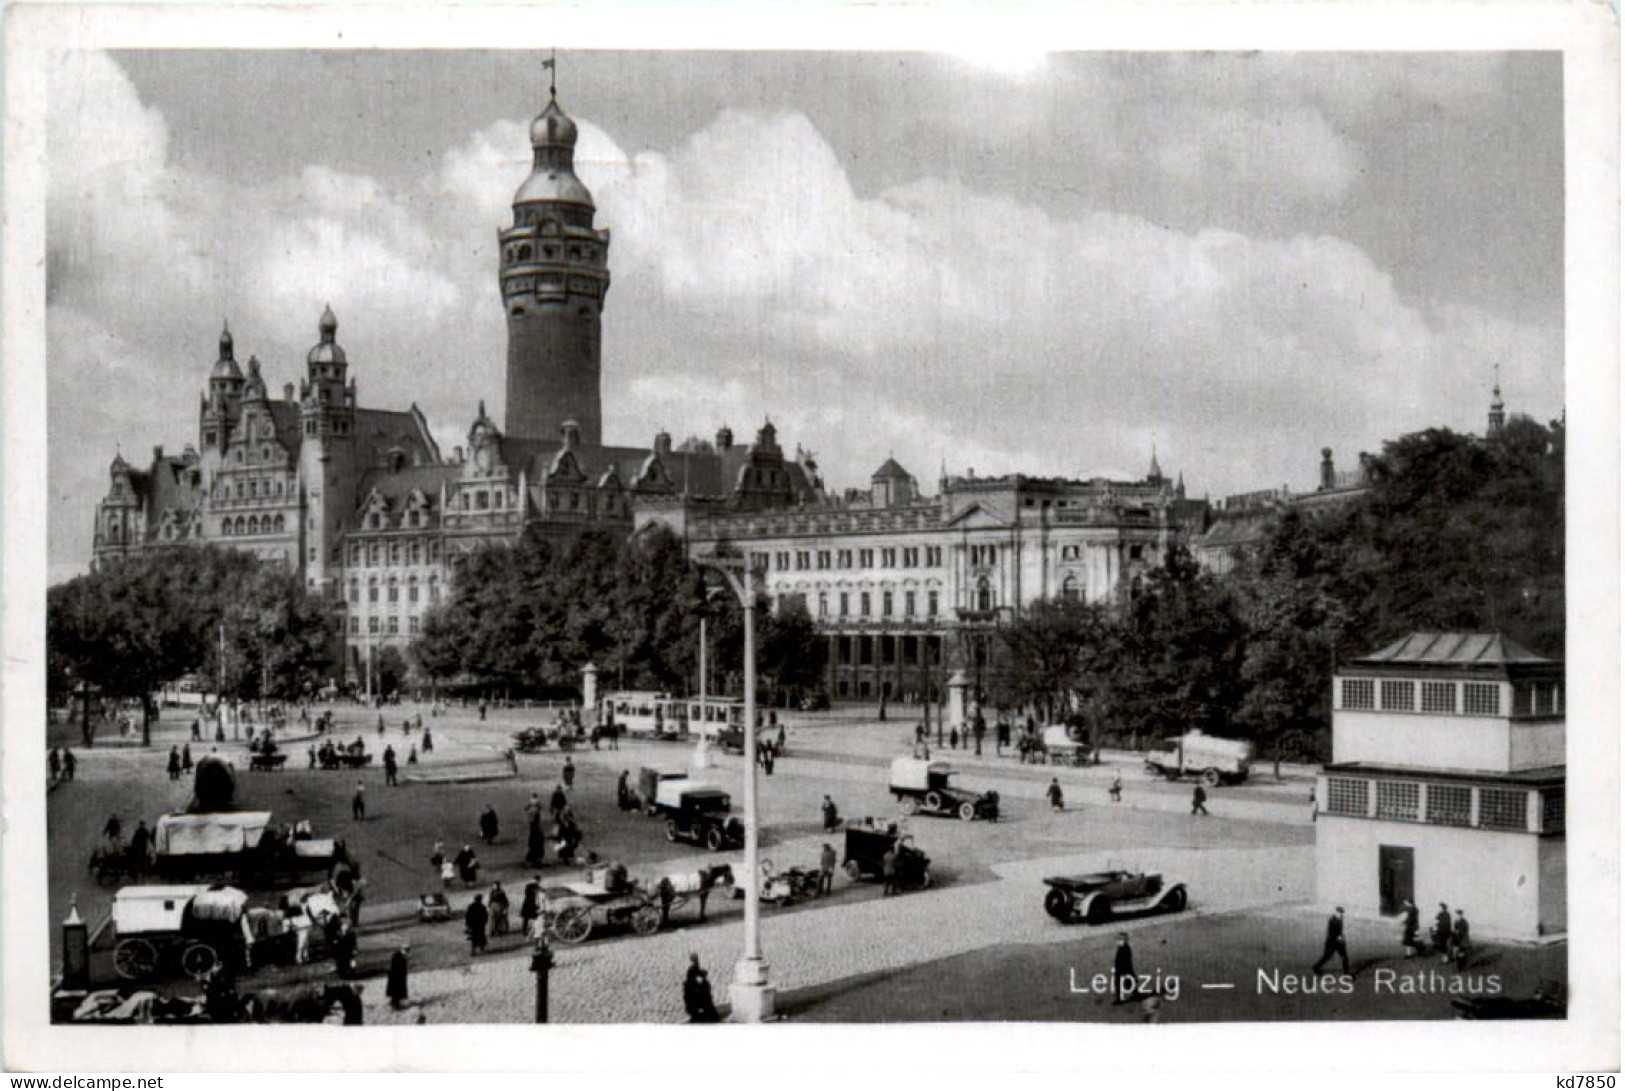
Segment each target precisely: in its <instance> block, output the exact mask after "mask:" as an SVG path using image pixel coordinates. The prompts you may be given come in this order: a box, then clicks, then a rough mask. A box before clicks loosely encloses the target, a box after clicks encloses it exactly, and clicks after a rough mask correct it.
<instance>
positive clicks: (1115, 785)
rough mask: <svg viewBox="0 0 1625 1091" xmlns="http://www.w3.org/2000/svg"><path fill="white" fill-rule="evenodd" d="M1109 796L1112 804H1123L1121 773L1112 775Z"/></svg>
mask: <svg viewBox="0 0 1625 1091" xmlns="http://www.w3.org/2000/svg"><path fill="white" fill-rule="evenodd" d="M1110 795H1111V797H1112V802H1113V803H1121V802H1123V776H1122V774H1121V773H1118V774H1114V775H1113V776H1112V787H1111V792H1110Z"/></svg>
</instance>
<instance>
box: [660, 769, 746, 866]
mask: <svg viewBox="0 0 1625 1091" xmlns="http://www.w3.org/2000/svg"><path fill="white" fill-rule="evenodd" d="M731 809H732V803H731V801H730V800H729V798H728V793H727V792H724V791H723V790H722V789H721V788H714V787H712V786H711V785H709V784H701V783H699V782H697V781H693V780H689V779H687V778H686V777H685V778H683V779H680V780H663V781H661V782H660V783H659V784H657V785H656V786H655V813H656V814H659V815H663V816H664V817H665V819H666V840H668V841H693V842H694V843H695V844H698V845H704V846H705V847H706V848H708V849H710V850H711V851H712V852H721V851H722V850H723V849H725V848H738V847H739V846H741V845H743V844H744V843H745V824H744V823H743V822H741V821H739V819H737V818H734V817H732V816H731V815H730V814H729V813H728V812H729V811H730V810H731Z"/></svg>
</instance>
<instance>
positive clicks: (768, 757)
mask: <svg viewBox="0 0 1625 1091" xmlns="http://www.w3.org/2000/svg"><path fill="white" fill-rule="evenodd" d="M762 771H763V772H764V773H766V774H767V775H768V776H772V775H773V748H772V747H771V746H766V747H763V748H762Z"/></svg>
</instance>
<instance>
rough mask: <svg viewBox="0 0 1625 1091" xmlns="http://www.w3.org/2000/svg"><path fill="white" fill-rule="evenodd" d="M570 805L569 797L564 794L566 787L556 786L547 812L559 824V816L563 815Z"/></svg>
mask: <svg viewBox="0 0 1625 1091" xmlns="http://www.w3.org/2000/svg"><path fill="white" fill-rule="evenodd" d="M569 805H570V800H569V797H568V796H566V795H565V794H564V785H562V784H556V785H554V786H553V794H552V795H551V796H549V797H548V800H547V810H548V813H550V814H551V815H552V816H553V821H555V822H557V821H558V820H559V815H561V814H563V813H564V808H566V807H568V806H569Z"/></svg>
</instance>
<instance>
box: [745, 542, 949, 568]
mask: <svg viewBox="0 0 1625 1091" xmlns="http://www.w3.org/2000/svg"><path fill="white" fill-rule="evenodd" d="M877 553H878V554H879V556H880V564H879V566H878V567H880V568H898V567H902V568H920V567H922V566H921V561H922V559H923V561H924V566H923V567H925V568H941V567H942V547H941V546H924V547H923V548H922V547H920V546H904V547H902V548H901V549H899V548H895V547H886V548H883V549H880V550H874V549H856V550H853V549H819V550H810V549H798V550H788V549H784V550H780V551H779V552H777V553H774V554H773V555H772V565H771V567H772V568H773V569H774V570H776V571H779V572H790V571H795V572H809V571H812V570H814V569H816V570H817V571H819V572H827V571H829V570H831V569H851V568H853V567H857V568H874V567H876V565H875V555H876V554H877ZM767 559H768V554H766V553H758V554H756V555H755V561H756V564H757V565H759V566H761V567H764V568H765V567H769V566H768V564H767ZM899 560H901V562H902V564H901V565H899V564H898V561H899ZM854 561H856V565H854V563H853V562H854Z"/></svg>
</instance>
